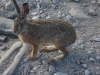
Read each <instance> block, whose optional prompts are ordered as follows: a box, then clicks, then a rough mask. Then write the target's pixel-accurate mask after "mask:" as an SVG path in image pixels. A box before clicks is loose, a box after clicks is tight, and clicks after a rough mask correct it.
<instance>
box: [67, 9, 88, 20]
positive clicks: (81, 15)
mask: <svg viewBox="0 0 100 75" xmlns="http://www.w3.org/2000/svg"><path fill="white" fill-rule="evenodd" d="M69 12H70V14H71V15H72V16H73V17H75V18H86V19H88V18H89V17H88V16H87V15H86V14H85V13H84V12H83V11H82V10H80V9H76V8H72V9H71V10H70V11H69Z"/></svg>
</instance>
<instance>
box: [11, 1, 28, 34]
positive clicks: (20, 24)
mask: <svg viewBox="0 0 100 75" xmlns="http://www.w3.org/2000/svg"><path fill="white" fill-rule="evenodd" d="M13 3H14V5H15V7H16V11H17V13H18V17H17V18H16V19H15V20H14V27H13V31H14V33H15V34H16V35H18V34H19V33H20V32H21V31H22V29H23V28H24V26H25V23H26V16H27V14H28V13H29V5H28V3H24V4H23V6H22V11H21V10H20V8H19V5H18V4H17V2H16V1H15V0H13Z"/></svg>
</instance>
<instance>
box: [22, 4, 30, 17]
mask: <svg viewBox="0 0 100 75" xmlns="http://www.w3.org/2000/svg"><path fill="white" fill-rule="evenodd" d="M28 13H29V4H28V3H24V4H23V7H22V16H23V17H26V15H27V14H28Z"/></svg>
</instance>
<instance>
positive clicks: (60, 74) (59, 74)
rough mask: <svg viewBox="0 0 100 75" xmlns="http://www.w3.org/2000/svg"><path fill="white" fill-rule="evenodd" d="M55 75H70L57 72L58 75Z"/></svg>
mask: <svg viewBox="0 0 100 75" xmlns="http://www.w3.org/2000/svg"><path fill="white" fill-rule="evenodd" d="M54 75H68V74H66V73H61V72H57V73H55V74H54Z"/></svg>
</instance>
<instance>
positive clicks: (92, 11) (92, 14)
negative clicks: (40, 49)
mask: <svg viewBox="0 0 100 75" xmlns="http://www.w3.org/2000/svg"><path fill="white" fill-rule="evenodd" d="M88 14H89V15H91V16H97V12H95V10H93V9H90V10H89V13H88Z"/></svg>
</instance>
